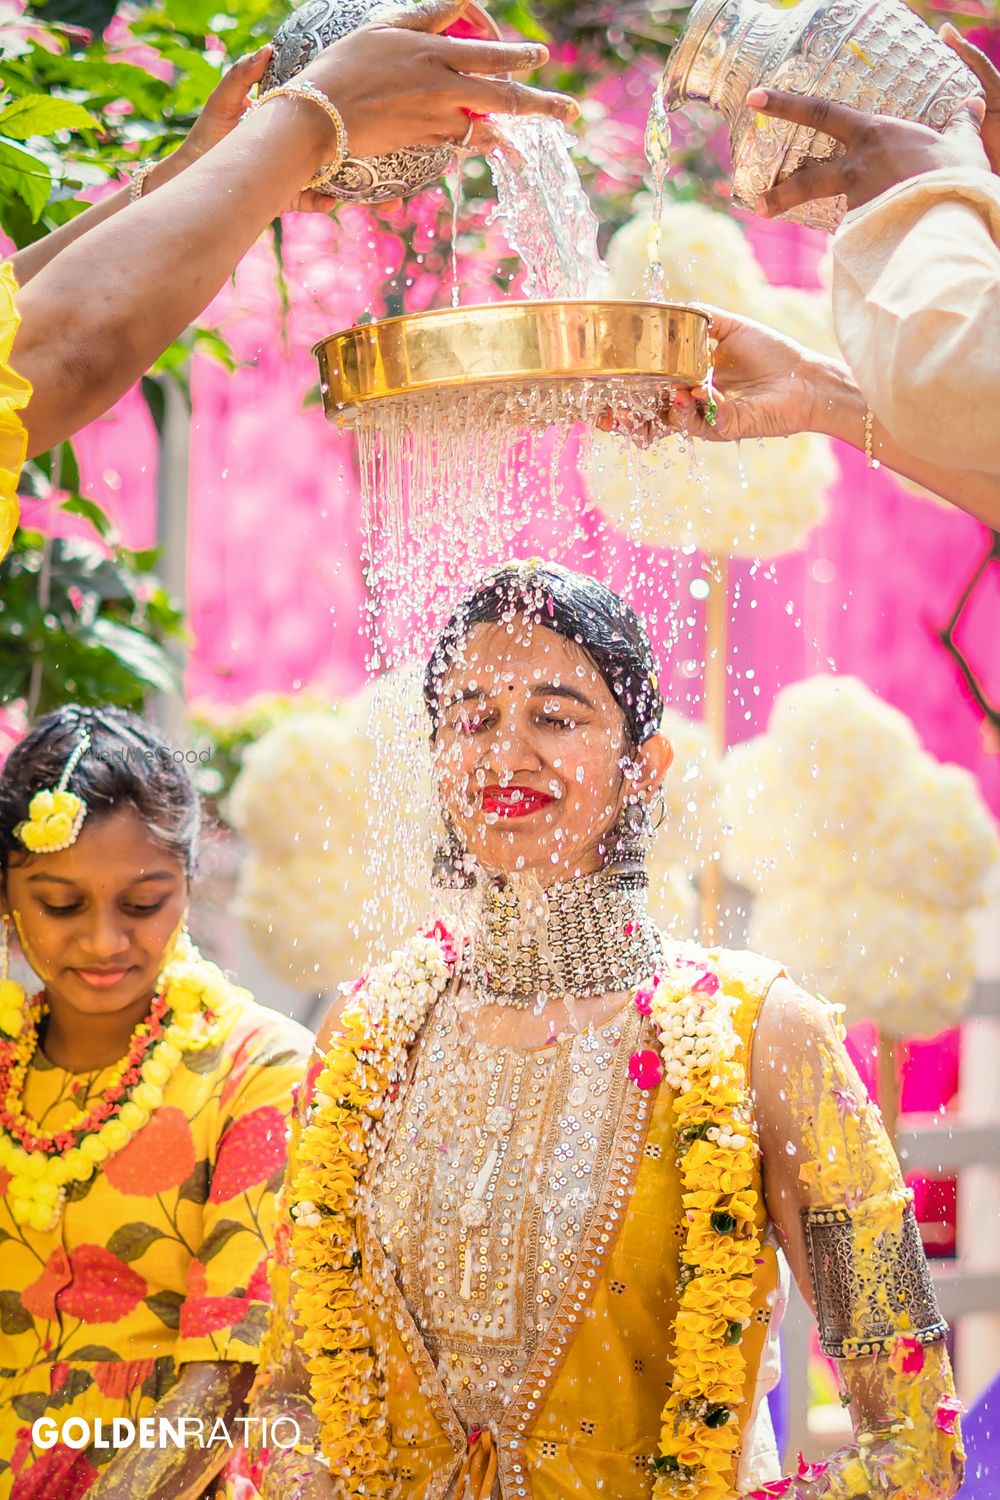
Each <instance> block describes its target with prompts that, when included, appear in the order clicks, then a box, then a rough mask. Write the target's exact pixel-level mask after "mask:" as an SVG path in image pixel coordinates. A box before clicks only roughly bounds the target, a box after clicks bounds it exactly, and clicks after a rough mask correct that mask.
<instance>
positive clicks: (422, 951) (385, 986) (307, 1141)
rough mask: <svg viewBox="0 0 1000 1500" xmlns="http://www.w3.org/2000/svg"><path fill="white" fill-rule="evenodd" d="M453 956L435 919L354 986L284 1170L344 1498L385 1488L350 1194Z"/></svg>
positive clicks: (325, 1442) (315, 1362)
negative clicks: (289, 1166) (289, 1168)
mask: <svg viewBox="0 0 1000 1500" xmlns="http://www.w3.org/2000/svg"><path fill="white" fill-rule="evenodd" d="M455 961H456V953H455V949H454V947H453V945H452V943H451V939H450V938H449V937H448V934H447V933H446V932H445V930H444V929H443V928H441V927H438V928H436V929H435V931H434V932H433V933H432V934H430V935H429V936H426V937H418V938H414V939H412V940H411V942H410V943H408V944H407V946H406V948H405V949H402V950H399V951H397V952H396V953H395V954H393V957H392V961H391V962H390V963H389V964H386V965H384V966H382V967H381V968H378V969H376V970H374V972H373V973H372V974H371V975H370V976H369V977H368V978H367V979H366V980H365V981H364V983H363V984H362V985H360V986H359V988H358V989H357V991H356V992H355V994H354V996H353V998H352V1000H351V1001H350V1003H349V1004H348V1005H347V1007H346V1008H345V1010H344V1012H343V1013H342V1015H341V1018H340V1027H341V1032H340V1035H339V1036H338V1038H337V1040H336V1041H335V1042H334V1044H333V1045H332V1047H331V1048H330V1050H329V1052H328V1053H327V1055H326V1060H325V1062H324V1065H323V1069H322V1071H321V1073H320V1075H319V1077H318V1079H317V1081H316V1087H315V1090H314V1093H313V1101H312V1112H311V1116H310V1118H309V1119H308V1121H307V1123H306V1124H305V1126H304V1128H303V1130H302V1134H301V1137H300V1139H299V1144H298V1149H297V1153H296V1162H295V1165H294V1168H293V1177H292V1186H291V1192H290V1195H289V1196H290V1201H291V1205H292V1207H291V1213H292V1220H293V1223H292V1231H291V1243H292V1256H293V1270H292V1281H293V1292H292V1306H293V1307H294V1309H295V1313H296V1317H297V1320H298V1323H299V1325H300V1327H301V1328H302V1330H303V1332H302V1345H303V1352H304V1355H305V1364H306V1369H307V1370H308V1371H309V1380H310V1389H311V1393H312V1400H313V1408H314V1410H315V1412H316V1417H317V1420H318V1422H319V1431H320V1442H321V1446H322V1450H323V1457H324V1460H325V1461H326V1462H327V1463H328V1464H329V1466H330V1469H331V1471H332V1472H334V1473H336V1474H337V1475H338V1476H339V1477H340V1479H341V1481H342V1483H343V1487H344V1493H345V1494H346V1495H350V1496H355V1495H357V1496H365V1497H372V1496H380V1495H382V1496H387V1495H389V1494H391V1492H392V1489H393V1487H394V1480H393V1475H392V1467H391V1462H392V1454H391V1449H390V1443H389V1425H388V1418H387V1413H386V1406H385V1396H384V1372H383V1370H382V1366H381V1360H380V1357H379V1353H378V1351H377V1350H376V1349H375V1348H374V1347H373V1345H372V1338H371V1333H370V1330H369V1327H368V1323H367V1321H366V1318H365V1303H366V1296H365V1289H364V1283H363V1278H362V1267H361V1248H360V1243H359V1235H358V1232H357V1216H358V1211H359V1197H360V1192H361V1187H362V1184H363V1182H364V1177H365V1172H366V1169H367V1166H368V1163H369V1161H370V1159H371V1154H372V1149H373V1146H374V1144H375V1143H376V1141H377V1138H378V1135H379V1133H380V1131H381V1130H382V1129H384V1125H385V1104H386V1100H387V1098H388V1097H389V1096H390V1092H391V1090H392V1089H393V1087H394V1086H395V1085H396V1084H398V1083H399V1082H400V1081H401V1079H402V1078H403V1076H404V1073H405V1067H406V1059H407V1055H408V1053H409V1050H410V1047H411V1046H412V1045H413V1042H414V1040H415V1039H416V1037H417V1036H418V1034H419V1032H420V1028H421V1027H422V1026H423V1024H424V1021H425V1019H426V1017H427V1014H428V1012H429V1010H430V1008H431V1006H432V1005H433V1003H434V1001H435V1000H436V999H437V998H438V996H439V995H440V994H441V993H442V991H443V990H444V989H445V988H446V986H447V984H448V981H449V979H450V978H451V975H452V973H453V972H454V966H455Z"/></svg>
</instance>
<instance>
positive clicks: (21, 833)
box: [14, 730, 90, 854]
mask: <svg viewBox="0 0 1000 1500" xmlns="http://www.w3.org/2000/svg"><path fill="white" fill-rule="evenodd" d="M89 749H90V735H89V734H88V733H87V731H86V730H84V732H83V733H82V734H81V736H80V740H79V743H78V744H77V746H76V749H75V750H74V751H73V754H72V755H71V756H70V758H69V760H68V761H67V762H66V769H65V770H64V771H63V773H62V775H61V776H60V778H59V785H58V786H57V787H54V788H52V787H46V788H44V789H43V790H42V791H40V792H36V793H35V795H34V796H33V797H32V799H31V801H30V802H29V803H28V816H27V817H26V818H25V820H24V822H23V823H19V824H18V825H17V827H16V828H15V829H14V833H15V834H16V836H17V838H19V839H20V841H21V843H22V844H23V845H24V847H25V848H26V849H27V850H29V851H30V852H31V853H32V854H58V853H59V851H60V850H61V849H68V848H69V847H70V845H71V844H75V843H76V841H77V839H78V837H79V835H80V829H81V828H82V827H83V820H84V818H85V817H86V816H87V804H86V802H85V801H84V800H83V798H82V797H78V796H77V795H76V793H75V792H69V791H67V790H66V788H67V785H68V783H69V778H70V777H71V776H72V774H73V772H74V771H75V770H76V768H77V766H78V765H79V764H80V761H81V759H82V758H83V756H84V754H85V753H86V752H87V750H89Z"/></svg>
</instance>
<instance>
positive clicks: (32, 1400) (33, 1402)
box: [10, 1354, 76, 1422]
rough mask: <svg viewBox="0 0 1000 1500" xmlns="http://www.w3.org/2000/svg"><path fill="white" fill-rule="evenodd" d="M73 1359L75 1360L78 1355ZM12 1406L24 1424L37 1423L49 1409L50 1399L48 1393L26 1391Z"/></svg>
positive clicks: (16, 1397) (14, 1400) (15, 1398)
mask: <svg viewBox="0 0 1000 1500" xmlns="http://www.w3.org/2000/svg"><path fill="white" fill-rule="evenodd" d="M73 1357H74V1359H75V1358H76V1355H75V1354H74V1356H73ZM10 1404H11V1406H12V1407H13V1408H14V1411H15V1413H16V1414H17V1416H19V1417H20V1418H21V1421H22V1422H37V1421H38V1418H39V1417H40V1416H42V1415H43V1414H44V1412H45V1410H46V1408H47V1407H48V1404H49V1397H48V1393H47V1392H46V1391H25V1393H24V1395H23V1396H15V1397H14V1399H13V1401H12V1402H11V1403H10Z"/></svg>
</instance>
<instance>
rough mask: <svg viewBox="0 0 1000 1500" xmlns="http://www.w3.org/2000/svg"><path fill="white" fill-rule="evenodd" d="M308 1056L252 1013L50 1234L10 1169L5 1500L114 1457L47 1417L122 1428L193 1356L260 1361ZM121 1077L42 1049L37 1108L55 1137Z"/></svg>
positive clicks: (3, 1217) (204, 1058) (189, 1072)
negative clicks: (49, 1440)
mask: <svg viewBox="0 0 1000 1500" xmlns="http://www.w3.org/2000/svg"><path fill="white" fill-rule="evenodd" d="M311 1049H312V1037H311V1036H310V1034H309V1033H308V1032H307V1031H305V1030H304V1028H302V1027H301V1026H298V1025H297V1024H296V1023H295V1022H293V1021H289V1020H287V1019H286V1018H285V1017H283V1016H280V1015H278V1014H277V1013H275V1012H273V1011H270V1010H266V1009H265V1008H264V1007H262V1006H259V1005H256V1004H247V1005H246V1006H245V1007H244V1008H243V1010H242V1011H241V1013H240V1016H239V1017H238V1018H237V1021H236V1023H235V1025H234V1026H233V1028H232V1030H231V1031H230V1032H229V1034H228V1036H227V1037H226V1038H225V1039H224V1040H223V1041H221V1042H220V1043H219V1044H218V1045H217V1046H215V1047H213V1048H210V1049H206V1050H205V1051H202V1052H189V1053H185V1054H184V1056H183V1057H182V1059H181V1061H180V1063H179V1064H178V1066H177V1068H176V1070H175V1072H174V1074H173V1076H172V1077H171V1079H170V1081H169V1083H168V1084H167V1086H166V1088H165V1091H164V1097H163V1103H162V1105H161V1107H160V1108H159V1109H158V1110H157V1111H156V1113H155V1114H154V1115H153V1116H152V1118H151V1119H150V1120H149V1122H148V1124H147V1125H145V1126H144V1127H143V1129H142V1130H140V1131H138V1132H137V1134H135V1135H134V1136H133V1137H132V1138H131V1140H130V1141H129V1143H128V1144H127V1145H126V1146H125V1147H124V1148H123V1149H122V1150H121V1151H118V1152H116V1153H115V1154H114V1155H113V1156H110V1157H109V1158H108V1159H107V1161H106V1162H105V1163H104V1165H103V1167H102V1169H101V1170H99V1171H98V1172H96V1173H95V1174H94V1176H93V1177H92V1178H91V1179H90V1180H89V1181H88V1182H85V1183H81V1184H75V1185H74V1187H73V1188H72V1189H71V1191H70V1193H69V1196H68V1199H67V1202H66V1206H65V1209H64V1212H63V1215H62V1218H61V1220H60V1222H59V1224H58V1225H57V1227H56V1228H55V1229H53V1230H51V1231H49V1232H48V1233H38V1232H37V1231H35V1230H32V1229H27V1228H22V1227H21V1226H20V1225H18V1224H17V1223H15V1221H14V1219H13V1217H12V1215H11V1213H10V1211H9V1206H8V1204H7V1201H6V1196H5V1195H6V1188H7V1177H6V1173H4V1172H3V1171H0V1500H76V1497H79V1496H82V1495H84V1494H85V1493H86V1491H87V1489H88V1487H89V1486H90V1485H91V1484H92V1483H93V1481H94V1479H95V1478H96V1477H97V1475H98V1474H99V1473H100V1471H101V1467H102V1466H103V1465H104V1464H106V1463H107V1462H109V1461H110V1460H111V1459H112V1458H113V1456H114V1450H113V1449H110V1448H101V1449H97V1448H94V1447H91V1448H89V1449H83V1450H78V1449H73V1448H70V1447H67V1446H65V1445H64V1444H63V1443H62V1442H59V1443H57V1444H56V1446H54V1447H52V1448H50V1449H41V1448H39V1447H36V1446H34V1445H33V1443H32V1433H31V1428H32V1424H33V1423H34V1422H35V1421H37V1420H38V1418H39V1417H42V1416H51V1417H52V1418H53V1420H54V1422H55V1423H56V1424H57V1425H58V1426H59V1427H60V1428H61V1427H62V1425H63V1423H64V1422H65V1421H66V1420H67V1419H68V1418H69V1417H71V1416H73V1417H77V1416H79V1417H83V1418H85V1419H86V1420H87V1422H88V1423H90V1424H93V1423H94V1422H95V1420H96V1419H97V1418H98V1417H100V1418H101V1419H102V1420H103V1422H104V1431H105V1432H107V1431H109V1427H110V1422H111V1421H112V1420H113V1418H115V1417H127V1418H130V1419H131V1420H132V1421H133V1422H134V1421H136V1420H137V1419H138V1418H140V1417H143V1416H147V1415H149V1414H151V1413H152V1412H153V1410H154V1408H155V1406H156V1404H157V1402H159V1401H160V1400H162V1399H163V1397H164V1396H165V1395H166V1394H167V1392H168V1391H169V1390H170V1388H171V1387H172V1386H173V1385H174V1384H175V1383H176V1381H177V1380H178V1378H179V1376H180V1373H181V1371H182V1368H183V1366H184V1365H185V1364H186V1363H188V1362H189V1361H192V1360H207V1361H223V1360H225V1361H240V1362H249V1363H254V1364H255V1363H256V1362H257V1357H258V1346H259V1344H260V1339H261V1336H262V1334H263V1331H264V1325H265V1321H266V1315H267V1308H268V1259H269V1254H270V1250H271V1245H272V1237H273V1228H274V1203H275V1192H276V1190H277V1188H278V1186H279V1185H280V1183H281V1180H282V1174H283V1171H284V1165H285V1137H286V1126H287V1119H288V1114H289V1111H290V1108H291V1098H292V1091H293V1089H294V1088H295V1086H296V1085H297V1084H298V1083H299V1081H300V1079H301V1077H302V1075H303V1073H304V1071H305V1066H306V1061H307V1058H308V1056H309V1053H310V1051H311ZM111 1071H112V1070H111V1069H108V1070H105V1071H103V1072H99V1073H91V1074H71V1073H67V1072H66V1071H64V1070H63V1069H62V1068H57V1067H54V1066H53V1065H52V1064H51V1063H49V1062H48V1061H47V1060H46V1058H45V1057H44V1056H42V1054H41V1052H40V1051H39V1052H36V1054H35V1058H34V1061H33V1063H32V1065H31V1068H30V1070H29V1073H28V1079H27V1083H26V1090H25V1099H26V1107H27V1110H28V1112H29V1114H31V1115H32V1117H33V1118H34V1119H36V1120H37V1121H38V1122H39V1123H40V1124H41V1125H43V1126H44V1127H45V1129H46V1130H57V1129H59V1128H60V1125H61V1124H62V1122H63V1120H65V1119H66V1118H68V1117H69V1116H71V1115H72V1114H73V1113H75V1111H76V1110H78V1109H79V1108H80V1106H81V1105H83V1106H86V1104H87V1102H88V1101H92V1100H94V1099H96V1097H97V1096H98V1095H99V1094H100V1092H101V1090H102V1089H103V1088H104V1087H106V1085H107V1083H108V1081H109V1079H110V1075H111ZM192 1415H197V1414H196V1413H192ZM234 1436H238V1433H237V1434H234Z"/></svg>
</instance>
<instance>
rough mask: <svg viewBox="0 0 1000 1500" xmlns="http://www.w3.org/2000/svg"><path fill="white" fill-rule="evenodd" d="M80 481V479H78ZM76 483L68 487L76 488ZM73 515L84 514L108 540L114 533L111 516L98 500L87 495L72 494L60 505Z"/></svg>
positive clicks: (99, 533)
mask: <svg viewBox="0 0 1000 1500" xmlns="http://www.w3.org/2000/svg"><path fill="white" fill-rule="evenodd" d="M77 483H79V480H77ZM75 488H76V486H75V485H72V484H70V485H67V489H75ZM59 509H60V510H64V511H66V512H67V513H68V514H69V515H71V516H84V517H86V519H87V520H88V521H89V522H90V524H91V526H93V528H94V530H95V531H96V532H97V534H98V535H99V536H100V537H101V538H102V539H103V540H104V541H107V539H108V537H110V536H111V535H113V533H114V529H115V528H114V523H113V522H112V520H111V517H110V516H109V515H107V513H106V512H105V511H103V510H102V509H101V507H100V506H99V505H98V504H97V502H96V500H88V499H87V497H86V495H72V496H71V497H70V499H69V500H64V501H63V503H62V505H60V507H59Z"/></svg>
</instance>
